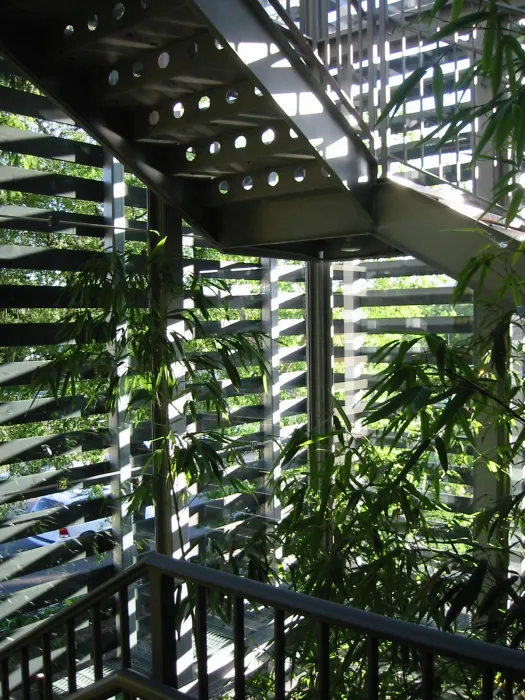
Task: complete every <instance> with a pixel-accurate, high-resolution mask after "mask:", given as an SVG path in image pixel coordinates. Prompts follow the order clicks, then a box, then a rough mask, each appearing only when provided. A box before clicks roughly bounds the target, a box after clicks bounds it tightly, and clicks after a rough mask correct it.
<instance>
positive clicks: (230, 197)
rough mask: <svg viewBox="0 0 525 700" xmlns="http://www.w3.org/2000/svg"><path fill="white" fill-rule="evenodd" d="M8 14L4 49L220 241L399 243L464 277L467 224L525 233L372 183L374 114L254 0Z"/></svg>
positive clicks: (280, 247) (58, 0) (255, 248)
mask: <svg viewBox="0 0 525 700" xmlns="http://www.w3.org/2000/svg"><path fill="white" fill-rule="evenodd" d="M2 15H3V22H2V24H1V26H0V52H1V53H2V54H3V55H4V56H5V57H7V58H8V60H10V61H12V62H13V63H14V64H15V65H16V66H17V68H18V70H20V71H22V72H23V73H24V74H25V75H27V77H28V78H29V79H30V80H31V81H33V82H34V84H35V85H37V86H38V87H39V88H40V89H41V90H42V91H44V92H45V93H46V94H47V95H48V96H49V97H50V98H52V99H53V100H55V101H56V102H57V103H58V104H59V105H60V106H61V107H62V108H64V109H65V110H66V111H67V112H69V113H70V114H71V115H72V116H73V118H74V119H75V121H76V123H78V125H80V126H82V127H83V128H84V129H86V130H87V132H88V133H90V134H91V135H92V136H93V137H94V138H95V139H97V140H98V141H99V142H100V143H101V144H102V145H104V146H105V147H107V148H108V149H109V151H110V152H112V153H113V154H114V156H115V157H116V158H118V159H119V160H120V161H122V162H123V163H124V164H125V165H126V166H127V168H129V170H130V171H131V172H133V173H135V174H136V175H137V176H138V177H139V178H140V179H141V180H142V181H143V182H144V183H145V184H147V185H148V187H149V188H150V189H151V190H152V191H153V192H155V193H157V194H158V195H160V196H161V197H162V198H163V199H164V200H166V201H167V202H168V203H169V204H171V205H173V206H174V207H175V208H176V210H177V211H178V212H179V213H180V215H181V217H183V218H184V219H185V220H186V221H188V222H189V223H191V225H193V226H195V227H196V228H197V229H198V230H200V231H201V232H203V233H204V234H205V235H206V236H207V237H208V238H209V239H210V241H211V242H212V243H213V244H214V245H216V246H217V247H219V248H220V249H222V250H223V251H228V252H231V253H244V254H251V255H265V256H269V257H279V258H285V257H289V258H290V257H291V258H295V259H306V260H316V259H324V260H345V259H352V258H361V259H362V258H367V257H377V256H387V255H391V254H395V253H402V254H409V255H414V256H416V257H417V258H419V259H421V260H422V261H424V262H427V263H429V264H431V265H432V266H433V267H434V268H435V269H438V270H440V271H442V272H445V273H447V274H449V275H451V276H453V277H457V275H458V273H459V271H460V270H461V269H462V267H463V266H464V264H465V263H466V261H467V260H468V259H469V258H470V257H472V255H474V254H475V253H476V252H477V251H478V250H479V249H480V248H481V247H482V246H483V245H485V244H486V237H484V236H483V235H480V232H479V230H475V229H476V227H478V228H481V229H483V228H484V229H485V233H489V235H490V237H492V238H493V239H494V240H497V241H500V242H501V241H502V242H505V243H510V244H511V246H510V247H511V248H512V244H513V241H515V240H516V239H518V240H519V239H520V238H521V234H520V232H514V233H511V234H509V232H508V231H505V230H499V229H495V228H492V227H488V226H477V225H476V223H475V222H474V221H473V219H472V218H471V217H469V216H466V215H465V214H463V213H461V212H459V211H457V210H455V209H452V208H450V207H448V206H447V205H446V204H444V203H443V202H441V201H438V200H437V199H436V198H435V197H433V196H432V195H431V194H429V193H427V192H424V191H421V190H420V191H417V190H415V189H413V188H409V187H405V186H403V185H401V184H396V183H394V182H392V181H390V180H378V179H377V165H376V162H375V160H374V158H373V156H372V155H371V152H370V150H369V148H368V146H369V145H370V139H371V136H370V132H369V131H368V127H367V125H366V124H364V123H363V122H362V121H361V120H360V118H359V117H358V115H357V114H355V113H352V109H351V106H349V103H347V104H343V101H342V99H340V97H342V96H341V95H340V93H339V95H338V93H337V92H336V91H333V90H327V89H326V85H325V84H324V83H323V80H322V77H323V70H324V69H323V67H322V66H321V64H320V63H319V62H317V65H316V66H313V64H312V56H313V53H312V54H311V55H310V54H309V53H308V50H307V48H308V45H307V44H306V42H305V41H304V39H303V38H302V37H301V36H300V35H299V36H297V34H298V32H294V31H293V28H292V30H290V28H283V27H281V26H280V25H278V24H276V23H275V22H274V21H272V19H270V17H269V16H268V15H267V13H266V12H265V11H264V9H263V8H262V7H261V6H260V4H259V2H258V0H228V2H225V0H124V1H123V2H112V3H108V2H94V1H93V0H84V1H83V2H76V3H73V4H72V3H69V2H64V0H47V1H46V2H45V3H42V2H40V0H4V2H3V3H2ZM305 47H306V48H305ZM314 68H315V70H314ZM325 73H326V75H325V77H327V78H330V76H328V73H327V72H326V71H325ZM320 76H321V77H320ZM496 279H497V276H496V277H494V284H495V283H496ZM486 284H490V276H489V278H487V281H486Z"/></svg>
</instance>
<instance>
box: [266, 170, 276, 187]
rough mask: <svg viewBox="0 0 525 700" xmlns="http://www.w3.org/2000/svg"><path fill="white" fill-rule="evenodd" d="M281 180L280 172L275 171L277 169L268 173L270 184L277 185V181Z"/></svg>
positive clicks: (271, 185)
mask: <svg viewBox="0 0 525 700" xmlns="http://www.w3.org/2000/svg"><path fill="white" fill-rule="evenodd" d="M278 182H279V174H278V173H276V172H275V170H272V172H271V173H270V174H269V175H268V184H269V185H270V187H275V185H277V183H278Z"/></svg>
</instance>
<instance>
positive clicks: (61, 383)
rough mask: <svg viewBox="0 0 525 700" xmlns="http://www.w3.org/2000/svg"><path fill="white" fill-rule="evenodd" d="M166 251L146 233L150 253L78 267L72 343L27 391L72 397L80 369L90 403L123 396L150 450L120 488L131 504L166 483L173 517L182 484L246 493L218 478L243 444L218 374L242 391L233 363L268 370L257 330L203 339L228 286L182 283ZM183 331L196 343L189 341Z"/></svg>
mask: <svg viewBox="0 0 525 700" xmlns="http://www.w3.org/2000/svg"><path fill="white" fill-rule="evenodd" d="M168 249H169V245H167V244H166V240H165V239H161V240H158V239H157V240H154V234H152V247H151V250H150V252H149V253H144V254H141V255H134V254H129V253H123V254H119V253H109V252H106V253H104V254H103V255H100V256H97V257H96V258H93V259H92V260H91V262H90V263H88V264H87V265H86V266H85V268H84V269H82V270H81V271H80V272H79V273H78V274H77V276H76V277H75V280H74V283H73V284H71V285H70V286H69V287H68V290H67V293H68V296H69V310H68V312H67V314H66V316H65V318H64V323H65V327H67V328H68V329H73V337H75V338H77V342H76V343H74V344H66V345H62V346H58V348H56V349H54V350H52V351H51V352H50V355H49V362H48V363H47V364H46V365H45V366H44V367H43V368H42V369H41V370H40V371H39V372H38V374H37V379H36V384H35V389H38V390H42V389H45V390H47V391H49V392H50V394H51V395H52V396H53V397H54V398H55V399H62V398H64V397H66V396H69V395H73V396H75V395H76V394H77V390H78V387H77V384H78V382H79V378H82V377H85V376H86V374H88V375H89V376H90V377H91V381H90V383H89V384H88V385H84V387H83V388H84V394H85V395H86V396H87V399H88V406H101V407H103V411H104V412H105V413H107V414H114V413H115V412H116V411H122V408H121V406H122V405H123V402H124V404H125V405H126V408H125V409H124V418H125V419H127V420H128V421H130V422H132V423H133V424H134V425H138V424H139V423H143V422H144V421H148V422H149V421H151V422H152V425H153V440H152V455H151V458H150V459H149V461H148V463H147V465H146V467H145V468H144V470H143V473H142V478H141V479H140V484H139V485H138V486H137V487H136V488H135V489H134V491H133V492H132V493H126V494H122V496H123V497H124V498H127V499H128V510H129V511H131V512H133V511H135V510H137V509H141V508H144V507H145V506H146V505H148V504H150V503H152V502H153V503H156V502H157V501H158V498H159V497H160V494H161V493H162V491H163V490H167V491H168V493H170V494H171V497H172V500H173V504H174V509H175V512H176V514H177V517H179V515H180V513H179V509H180V504H181V498H184V492H185V490H186V489H189V488H190V487H194V488H199V489H203V488H206V487H209V486H210V485H211V484H215V485H216V486H218V487H220V488H225V484H227V483H229V485H231V484H232V483H235V486H236V488H237V489H241V491H245V487H244V486H243V484H242V482H240V481H238V480H237V481H235V480H233V479H231V480H230V481H229V482H228V481H227V480H226V479H225V471H226V469H227V467H229V466H230V465H231V464H232V463H234V462H236V461H238V462H239V463H240V464H242V463H243V458H242V454H243V450H245V449H246V448H247V445H246V444H245V443H243V442H242V441H240V440H237V439H236V438H235V437H231V436H229V435H228V432H229V430H231V421H230V414H231V410H232V408H234V407H235V402H233V403H232V402H231V401H229V400H228V398H227V395H226V392H225V391H224V384H223V380H222V379H221V377H224V378H225V379H227V381H228V383H230V384H231V385H232V386H233V387H234V389H235V390H237V391H238V392H240V391H241V382H242V379H241V371H243V370H248V369H253V367H256V368H258V372H259V375H260V376H262V379H263V384H264V383H265V379H266V374H267V368H266V363H265V338H264V336H263V335H262V334H261V333H258V332H244V333H239V332H237V333H236V332H223V333H220V334H218V335H217V336H214V337H209V335H208V334H207V333H206V327H205V325H204V324H205V323H206V322H208V321H210V320H213V314H214V312H216V311H217V299H219V298H220V296H218V293H219V292H224V291H227V286H226V285H225V284H224V283H220V282H212V281H206V282H202V281H201V280H200V279H198V278H197V277H193V276H187V277H186V278H185V279H184V280H183V281H182V280H181V279H180V278H179V276H178V274H177V270H178V269H179V268H180V261H179V260H177V259H176V258H175V257H173V256H172V255H171V254H170V253H169V252H168ZM183 300H185V301H183ZM225 313H229V312H228V309H227V308H226V309H225ZM167 328H169V330H167ZM190 337H198V338H201V341H200V342H197V343H195V344H193V345H192V343H190V342H188V338H190ZM86 390H87V391H86ZM248 403H249V400H248ZM168 412H169V414H170V415H169V419H168ZM203 414H205V415H207V416H209V417H210V418H211V419H212V422H213V423H214V429H213V430H212V431H210V430H206V429H205V428H204V427H203V426H204V425H205V424H206V427H209V420H208V421H203ZM225 493H226V491H225ZM181 550H182V555H183V556H185V555H186V553H187V552H188V550H189V546H188V545H186V544H183V543H182V542H181Z"/></svg>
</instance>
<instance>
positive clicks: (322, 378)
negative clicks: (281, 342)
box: [306, 260, 333, 435]
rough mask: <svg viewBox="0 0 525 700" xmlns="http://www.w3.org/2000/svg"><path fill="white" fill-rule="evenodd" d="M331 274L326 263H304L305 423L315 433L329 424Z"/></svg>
mask: <svg viewBox="0 0 525 700" xmlns="http://www.w3.org/2000/svg"><path fill="white" fill-rule="evenodd" d="M332 334H333V331H332V275H331V266H330V264H329V263H326V262H324V261H322V260H321V261H319V262H315V263H307V264H306V360H307V387H308V426H309V430H310V432H312V433H315V434H318V435H319V434H323V433H326V432H328V431H330V430H331V428H332V403H333V400H332V389H333V367H332V358H333V351H332V345H333V343H332Z"/></svg>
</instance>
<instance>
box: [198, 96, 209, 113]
mask: <svg viewBox="0 0 525 700" xmlns="http://www.w3.org/2000/svg"><path fill="white" fill-rule="evenodd" d="M210 107H211V100H210V98H209V97H208V96H207V95H204V97H201V98H200V100H199V109H200V110H202V111H204V110H205V109H209V108H210Z"/></svg>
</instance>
